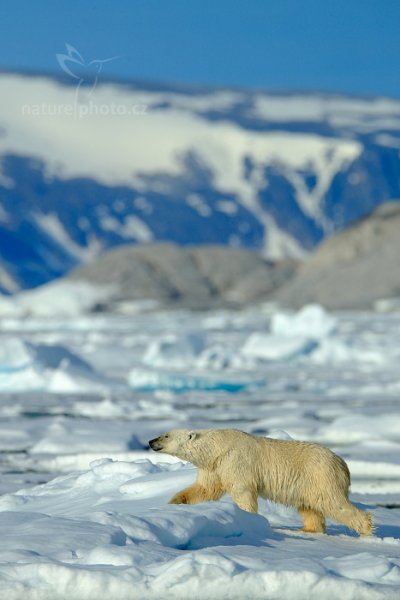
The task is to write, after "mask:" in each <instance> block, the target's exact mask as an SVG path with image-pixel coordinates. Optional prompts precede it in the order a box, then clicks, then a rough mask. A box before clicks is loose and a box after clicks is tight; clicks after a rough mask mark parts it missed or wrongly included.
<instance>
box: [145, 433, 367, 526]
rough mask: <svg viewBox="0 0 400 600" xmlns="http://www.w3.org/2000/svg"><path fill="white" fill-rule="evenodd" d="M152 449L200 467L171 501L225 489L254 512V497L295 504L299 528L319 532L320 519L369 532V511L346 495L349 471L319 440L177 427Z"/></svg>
mask: <svg viewBox="0 0 400 600" xmlns="http://www.w3.org/2000/svg"><path fill="white" fill-rule="evenodd" d="M154 443H155V446H153V447H154V449H157V450H158V451H160V452H165V453H166V454H171V455H173V456H176V457H178V458H181V459H183V460H187V461H189V462H191V463H193V464H194V465H196V466H197V467H198V468H199V472H198V477H197V480H196V482H195V483H194V484H193V485H192V486H190V487H188V488H186V489H184V490H182V491H181V492H179V493H178V494H176V495H175V496H174V497H173V498H172V499H171V500H170V502H171V503H172V504H196V503H198V502H206V501H208V500H218V499H219V498H221V496H222V495H223V494H224V493H225V492H227V493H228V494H230V496H231V497H232V499H233V500H234V501H235V502H236V503H237V504H238V506H240V508H242V509H243V510H246V511H250V512H257V511H258V502H257V497H258V496H261V497H262V498H266V499H269V500H273V501H274V502H279V503H281V504H285V505H287V506H293V507H295V508H296V509H297V510H298V511H299V513H300V515H301V516H302V518H303V521H304V531H308V532H324V531H325V517H329V518H331V519H333V520H334V521H337V522H339V523H343V524H345V525H347V526H348V527H350V528H352V529H355V530H356V531H357V532H358V533H359V534H360V535H369V534H371V533H372V529H373V527H372V515H371V513H367V512H364V511H362V510H360V509H358V508H357V507H355V506H354V505H353V504H351V502H350V501H349V499H348V491H349V486H350V473H349V469H348V467H347V465H346V463H345V462H344V460H343V459H342V458H340V457H339V456H337V455H336V454H334V453H333V452H332V451H331V450H328V448H324V447H323V446H320V445H318V444H312V443H308V442H299V441H285V440H275V439H271V438H265V437H259V436H254V435H250V434H247V433H244V432H243V431H239V430H236V429H204V430H195V431H190V430H186V429H176V430H173V431H171V432H169V433H167V434H165V435H162V436H160V437H159V438H157V439H156V440H152V445H153V444H154Z"/></svg>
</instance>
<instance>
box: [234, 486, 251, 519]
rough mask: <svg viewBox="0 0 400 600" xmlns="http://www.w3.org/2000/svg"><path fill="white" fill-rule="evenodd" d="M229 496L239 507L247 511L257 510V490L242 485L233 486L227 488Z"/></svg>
mask: <svg viewBox="0 0 400 600" xmlns="http://www.w3.org/2000/svg"><path fill="white" fill-rule="evenodd" d="M229 494H230V495H231V498H232V500H233V501H234V502H236V504H237V505H238V507H239V508H241V509H242V510H246V511H247V512H253V513H257V512H258V496H257V492H255V491H253V490H251V489H248V488H243V487H233V488H232V489H231V490H229Z"/></svg>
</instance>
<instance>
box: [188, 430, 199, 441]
mask: <svg viewBox="0 0 400 600" xmlns="http://www.w3.org/2000/svg"><path fill="white" fill-rule="evenodd" d="M196 438H197V433H196V432H195V431H189V435H188V439H189V440H190V441H191V442H193V440H195V439H196Z"/></svg>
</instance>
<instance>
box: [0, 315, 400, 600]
mask: <svg viewBox="0 0 400 600" xmlns="http://www.w3.org/2000/svg"><path fill="white" fill-rule="evenodd" d="M1 326H2V344H1V345H0V346H1V349H0V405H1V411H2V412H1V414H2V419H1V420H0V471H1V473H2V477H1V480H0V490H1V492H2V493H3V496H1V497H0V525H1V530H2V542H3V543H2V545H1V548H0V598H4V599H7V600H8V599H11V600H14V599H15V600H20V599H21V600H22V599H25V598H27V597H28V598H32V600H66V599H68V600H75V599H76V600H81V599H82V600H85V599H87V600H92V599H93V600H103V598H104V600H106V599H107V600H113V599H114V598H116V599H117V598H118V599H121V598H122V599H125V598H126V599H129V600H131V599H132V598H138V599H140V600H142V599H147V598H149V599H151V598H156V597H157V598H160V597H162V598H166V599H168V598H178V599H179V598H182V599H185V600H186V599H187V598H188V597H190V598H194V599H197V598H198V599H199V600H201V599H203V598H204V599H210V600H219V598H225V599H233V600H235V599H237V600H243V599H244V600H246V599H249V600H250V599H251V600H253V599H254V600H257V599H258V598H260V599H261V598H266V599H271V600H272V599H274V600H286V599H293V600H298V599H300V600H302V599H303V598H304V600H306V599H307V600H308V599H311V600H314V599H315V600H317V599H318V600H320V599H322V600H325V599H328V600H329V599H331V598H332V600H333V599H336V598H338V597H341V598H343V599H344V600H347V599H348V600H363V599H365V600H371V599H375V598H376V599H381V598H382V599H390V600H391V599H393V600H394V599H396V600H397V598H398V596H399V590H400V543H399V541H400V516H399V512H400V511H399V508H400V433H399V432H400V411H399V395H400V379H399V371H398V364H399V363H398V361H399V354H400V349H399V346H398V339H399V334H400V316H399V315H398V314H396V313H393V314H373V313H365V314H337V315H331V314H328V313H326V312H325V311H324V310H323V309H322V308H321V307H318V306H309V307H305V308H304V309H303V310H302V311H299V312H298V313H294V314H289V313H282V312H271V311H270V310H267V308H266V307H258V308H254V309H251V310H248V311H243V312H240V313H235V312H229V311H219V312H215V313H207V314H201V313H190V312H186V311H185V312H180V313H169V312H158V313H153V314H143V315H138V316H132V317H130V318H127V317H125V318H123V317H113V316H110V315H97V316H93V317H88V316H83V315H82V314H80V313H79V312H78V314H77V315H76V316H75V317H71V318H67V317H65V316H63V317H57V316H56V314H54V315H53V317H52V318H45V319H44V318H42V317H39V316H36V317H34V316H32V317H30V318H28V319H26V318H24V319H20V318H18V317H17V316H15V315H14V316H12V317H7V318H6V317H4V318H3V319H2V321H1ZM174 427H198V428H202V427H237V428H240V429H243V430H245V431H249V432H251V433H255V434H259V435H268V436H271V437H278V438H290V437H292V438H296V439H306V440H313V441H317V442H320V443H323V444H325V445H327V446H329V447H331V448H332V449H333V450H335V451H336V452H337V453H339V454H340V455H341V456H343V458H345V460H346V461H347V462H348V464H349V467H350V470H351V472H352V487H351V499H352V501H353V502H357V503H360V504H361V506H363V507H365V508H366V507H367V508H368V510H372V512H373V513H374V518H375V524H376V531H375V535H374V536H373V537H371V538H368V539H360V538H358V537H356V536H355V534H354V533H352V532H350V531H349V530H346V528H345V527H344V526H341V525H339V524H336V523H332V522H328V535H313V536H310V535H306V534H303V533H301V532H300V531H298V529H299V528H300V527H301V522H300V519H299V517H298V515H297V513H296V511H294V510H293V509H290V508H286V507H283V506H281V505H274V504H272V503H270V502H267V501H261V502H260V514H259V515H252V514H248V513H245V512H243V511H241V510H240V509H239V508H238V507H237V506H236V505H235V504H234V503H233V502H232V501H231V500H230V499H229V498H228V497H224V498H223V499H222V500H221V501H219V502H216V503H205V504H200V505H194V506H175V505H169V504H168V500H169V498H170V497H171V496H172V495H173V494H174V493H176V492H177V491H178V490H180V489H182V488H183V487H185V486H187V485H190V483H191V482H193V480H194V478H195V469H194V468H193V467H192V466H191V465H187V464H186V465H184V464H183V463H181V462H180V461H178V460H176V459H174V458H172V457H168V456H167V455H159V454H156V453H152V452H150V451H148V449H147V442H148V440H149V439H151V438H153V437H155V436H157V435H159V434H160V433H162V432H164V431H167V430H169V429H173V428H174ZM38 484H39V485H38Z"/></svg>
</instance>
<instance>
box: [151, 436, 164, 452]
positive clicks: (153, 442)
mask: <svg viewBox="0 0 400 600" xmlns="http://www.w3.org/2000/svg"><path fill="white" fill-rule="evenodd" d="M149 446H150V448H151V449H152V450H155V451H156V452H159V451H160V450H162V449H163V445H162V443H161V441H160V438H154V440H150V441H149Z"/></svg>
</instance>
